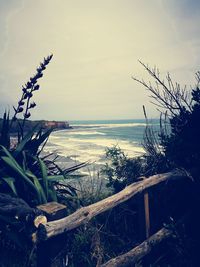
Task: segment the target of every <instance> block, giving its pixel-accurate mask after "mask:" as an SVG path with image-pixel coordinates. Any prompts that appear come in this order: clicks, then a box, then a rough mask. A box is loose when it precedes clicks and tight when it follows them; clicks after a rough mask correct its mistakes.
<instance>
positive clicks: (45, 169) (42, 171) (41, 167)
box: [38, 158, 48, 199]
mask: <svg viewBox="0 0 200 267" xmlns="http://www.w3.org/2000/svg"><path fill="white" fill-rule="evenodd" d="M38 161H39V164H40V169H41V173H42V179H43V184H44V189H45V192H46V198H47V199H48V179H47V168H46V165H45V163H44V161H42V160H41V159H40V158H38Z"/></svg>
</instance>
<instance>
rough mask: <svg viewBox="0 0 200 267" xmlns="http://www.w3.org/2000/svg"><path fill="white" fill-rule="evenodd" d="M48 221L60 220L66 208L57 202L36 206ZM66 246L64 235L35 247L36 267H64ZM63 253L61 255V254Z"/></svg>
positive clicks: (65, 212)
mask: <svg viewBox="0 0 200 267" xmlns="http://www.w3.org/2000/svg"><path fill="white" fill-rule="evenodd" d="M37 209H39V210H40V211H42V212H43V213H44V214H45V216H46V218H47V219H48V221H49V222H50V221H54V220H59V219H62V218H63V217H65V216H66V215H67V209H66V206H65V205H63V204H60V203H57V202H49V203H46V204H43V205H39V206H37ZM65 246H66V235H62V236H56V237H54V238H52V239H50V240H47V241H45V242H41V243H39V244H38V246H37V267H44V266H45V267H58V266H59V267H62V266H65V255H63V254H64V252H65V251H64V250H65V249H64V248H65ZM61 252H63V253H61Z"/></svg>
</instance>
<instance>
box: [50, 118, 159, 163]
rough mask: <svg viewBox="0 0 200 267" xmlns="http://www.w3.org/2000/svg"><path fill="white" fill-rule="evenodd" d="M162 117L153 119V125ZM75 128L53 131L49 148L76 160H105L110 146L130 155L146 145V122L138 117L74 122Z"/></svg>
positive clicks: (138, 151)
mask: <svg viewBox="0 0 200 267" xmlns="http://www.w3.org/2000/svg"><path fill="white" fill-rule="evenodd" d="M158 123H159V122H158V120H156V119H154V120H151V121H150V122H149V124H151V125H152V126H153V127H156V126H157V125H158ZM70 126H72V129H66V130H60V131H55V132H53V133H52V134H51V136H50V138H49V140H48V143H47V144H46V146H45V151H46V152H48V153H55V154H57V155H59V156H61V157H64V158H67V159H70V160H73V161H76V162H86V161H88V162H93V163H95V164H103V163H104V162H105V160H106V159H105V152H106V149H108V148H111V147H113V146H117V147H120V148H121V149H122V150H123V151H124V153H125V154H126V155H127V156H129V157H136V156H139V155H142V154H143V153H144V149H143V146H142V142H143V137H144V130H145V127H146V121H145V120H143V119H135V120H89V121H86V120H85V121H71V122H70Z"/></svg>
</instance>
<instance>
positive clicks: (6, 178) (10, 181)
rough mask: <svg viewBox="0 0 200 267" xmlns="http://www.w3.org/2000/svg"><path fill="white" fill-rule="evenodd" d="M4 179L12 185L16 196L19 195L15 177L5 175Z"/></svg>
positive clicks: (11, 187)
mask: <svg viewBox="0 0 200 267" xmlns="http://www.w3.org/2000/svg"><path fill="white" fill-rule="evenodd" d="M2 179H3V180H4V181H5V182H6V183H7V184H8V186H9V187H10V189H11V190H12V192H13V193H14V194H15V195H16V196H18V194H17V190H16V187H15V185H14V182H15V179H14V178H12V177H3V178H2Z"/></svg>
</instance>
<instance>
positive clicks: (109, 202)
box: [38, 171, 186, 240]
mask: <svg viewBox="0 0 200 267" xmlns="http://www.w3.org/2000/svg"><path fill="white" fill-rule="evenodd" d="M184 177H186V174H185V173H183V172H181V171H173V172H168V173H164V174H157V175H154V176H151V177H149V178H148V179H142V180H141V181H140V182H136V183H134V184H131V185H129V186H127V187H126V188H125V189H123V190H122V191H121V192H119V193H117V194H114V195H112V196H110V197H108V198H106V199H103V200H101V201H99V202H97V203H94V204H92V205H89V206H87V207H83V208H80V209H79V210H77V211H76V212H74V213H73V214H71V215H69V216H67V217H65V218H63V219H60V220H57V221H53V222H48V223H46V224H45V225H44V226H43V227H42V228H40V229H42V231H41V232H40V231H39V232H38V238H39V239H43V240H45V239H48V238H51V237H53V236H56V235H59V234H61V233H64V232H66V231H70V230H72V229H75V228H77V227H78V226H80V225H82V224H84V223H87V222H88V221H89V220H91V219H92V218H93V217H95V216H96V215H98V214H100V213H102V212H104V211H106V210H109V209H112V208H113V207H115V206H117V205H119V204H120V203H122V202H124V201H126V200H128V199H130V198H131V197H133V196H135V195H136V194H139V193H141V192H144V191H146V190H147V189H149V188H151V187H152V186H155V185H157V184H159V183H162V182H166V181H168V180H169V179H170V180H172V179H180V178H181V179H183V178H184Z"/></svg>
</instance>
